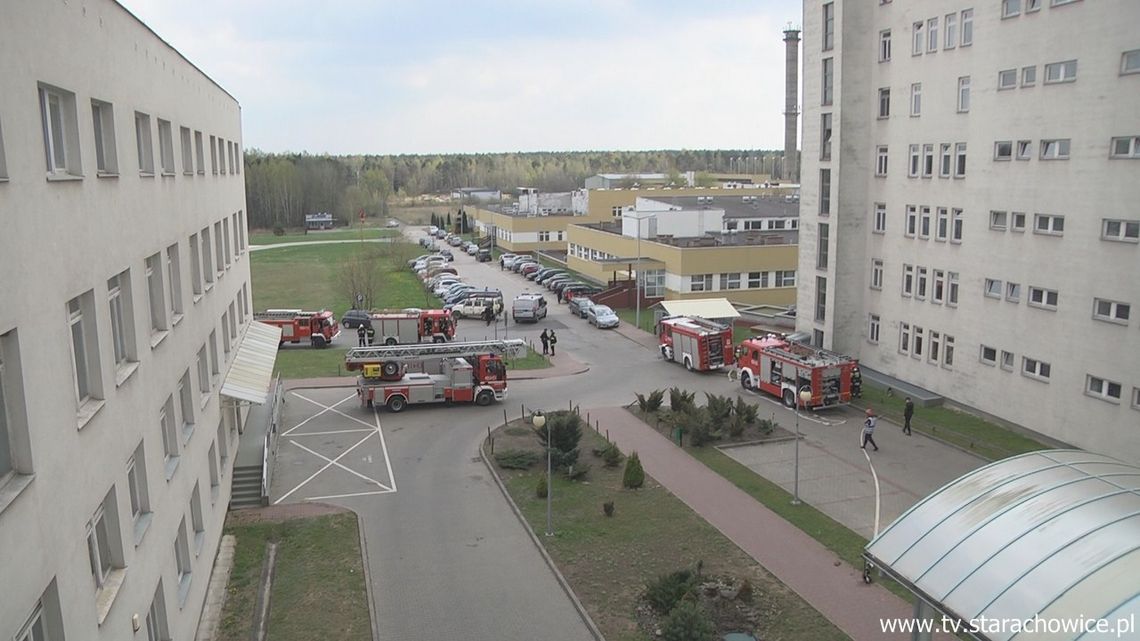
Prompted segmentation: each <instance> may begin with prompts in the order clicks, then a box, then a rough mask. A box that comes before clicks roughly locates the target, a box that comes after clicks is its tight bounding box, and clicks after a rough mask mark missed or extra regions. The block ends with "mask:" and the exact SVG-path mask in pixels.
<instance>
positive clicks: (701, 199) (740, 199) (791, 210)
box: [643, 195, 800, 218]
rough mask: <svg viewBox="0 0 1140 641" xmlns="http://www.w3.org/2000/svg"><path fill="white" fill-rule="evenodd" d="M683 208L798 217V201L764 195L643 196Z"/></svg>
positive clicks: (733, 214) (730, 214)
mask: <svg viewBox="0 0 1140 641" xmlns="http://www.w3.org/2000/svg"><path fill="white" fill-rule="evenodd" d="M643 198H647V199H649V200H654V201H657V202H659V203H665V204H668V205H674V206H676V207H681V208H683V209H689V210H696V209H723V210H724V217H725V218H799V216H800V201H799V200H787V199H784V198H773V197H764V196H748V195H745V196H669V197H661V196H643Z"/></svg>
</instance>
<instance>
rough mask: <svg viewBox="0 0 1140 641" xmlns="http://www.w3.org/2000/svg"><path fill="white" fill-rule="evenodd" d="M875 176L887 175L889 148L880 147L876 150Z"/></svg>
mask: <svg viewBox="0 0 1140 641" xmlns="http://www.w3.org/2000/svg"><path fill="white" fill-rule="evenodd" d="M875 175H876V176H886V175H887V146H886V145H880V146H878V147H876V148H875Z"/></svg>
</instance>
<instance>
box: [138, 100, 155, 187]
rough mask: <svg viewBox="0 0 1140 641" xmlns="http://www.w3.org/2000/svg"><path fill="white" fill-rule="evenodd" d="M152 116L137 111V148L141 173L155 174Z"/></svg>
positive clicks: (146, 174) (145, 174)
mask: <svg viewBox="0 0 1140 641" xmlns="http://www.w3.org/2000/svg"><path fill="white" fill-rule="evenodd" d="M150 129H151V127H150V116H149V115H147V114H144V113H141V112H138V111H136V112H135V149H136V153H137V154H138V159H139V173H140V174H142V175H144V176H153V175H154V142H153V140H152V138H151V130H150Z"/></svg>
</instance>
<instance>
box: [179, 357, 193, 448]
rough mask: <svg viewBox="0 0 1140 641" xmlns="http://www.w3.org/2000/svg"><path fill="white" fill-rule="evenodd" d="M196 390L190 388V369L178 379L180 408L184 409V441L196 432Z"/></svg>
mask: <svg viewBox="0 0 1140 641" xmlns="http://www.w3.org/2000/svg"><path fill="white" fill-rule="evenodd" d="M193 393H194V391H193V390H192V389H191V388H190V370H186V371H184V372H183V373H182V378H180V379H178V409H179V410H181V411H182V442H183V443H186V442H187V441H189V440H190V436H191V435H192V434H193V432H194V401H193V399H192V395H193Z"/></svg>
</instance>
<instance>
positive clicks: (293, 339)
mask: <svg viewBox="0 0 1140 641" xmlns="http://www.w3.org/2000/svg"><path fill="white" fill-rule="evenodd" d="M253 320H255V321H259V322H262V323H266V324H269V325H276V326H278V327H280V328H281V345H284V344H285V343H300V342H301V341H303V340H308V341H309V343H310V344H311V345H312V346H313V347H328V346H329V343H331V342H332V341H333V339H334V338H336V337H337V336H338V335H339V334H340V325H338V324H337V322H336V317H335V316H333V313H332V312H330V311H328V310H326V309H322V310H321V311H319V312H306V311H303V310H300V309H267V310H265V311H264V312H257V313H255V314H254V315H253Z"/></svg>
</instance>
